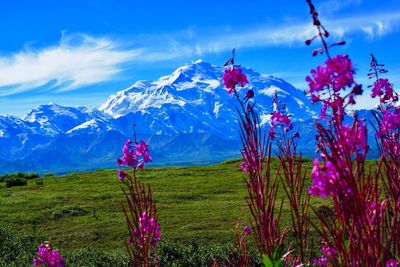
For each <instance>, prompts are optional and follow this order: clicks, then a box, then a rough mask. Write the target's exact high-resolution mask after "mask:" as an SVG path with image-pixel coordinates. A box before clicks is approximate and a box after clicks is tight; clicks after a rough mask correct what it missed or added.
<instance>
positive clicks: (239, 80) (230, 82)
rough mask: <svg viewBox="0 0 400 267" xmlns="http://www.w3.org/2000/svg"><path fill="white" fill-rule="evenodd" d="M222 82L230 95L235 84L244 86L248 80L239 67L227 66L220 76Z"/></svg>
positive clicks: (234, 88)
mask: <svg viewBox="0 0 400 267" xmlns="http://www.w3.org/2000/svg"><path fill="white" fill-rule="evenodd" d="M222 80H223V84H224V85H225V87H226V88H227V89H228V91H229V95H231V94H232V93H233V92H234V91H235V90H236V85H238V84H240V86H242V87H243V86H245V84H246V83H248V82H249V81H248V80H247V77H246V75H245V74H244V73H243V72H242V70H241V69H235V68H233V67H231V68H227V69H226V70H225V72H224V75H223V76H222Z"/></svg>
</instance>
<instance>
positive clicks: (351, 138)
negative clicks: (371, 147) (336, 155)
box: [335, 121, 367, 156]
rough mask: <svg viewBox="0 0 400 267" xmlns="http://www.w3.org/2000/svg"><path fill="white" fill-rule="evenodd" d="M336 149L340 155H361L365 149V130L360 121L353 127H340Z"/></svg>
mask: <svg viewBox="0 0 400 267" xmlns="http://www.w3.org/2000/svg"><path fill="white" fill-rule="evenodd" d="M335 146H336V148H337V149H338V150H339V151H342V153H346V154H347V153H349V154H356V155H360V156H361V155H362V154H363V153H364V151H365V149H366V148H367V128H366V126H365V124H364V123H363V122H361V121H357V124H355V125H354V126H353V127H352V126H348V125H343V126H341V127H340V131H339V138H338V142H337V144H335Z"/></svg>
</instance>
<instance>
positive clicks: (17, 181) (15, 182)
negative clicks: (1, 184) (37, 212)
mask: <svg viewBox="0 0 400 267" xmlns="http://www.w3.org/2000/svg"><path fill="white" fill-rule="evenodd" d="M5 182H6V187H13V186H24V185H27V184H28V181H26V179H24V178H19V177H14V178H10V179H7V180H6V181H5Z"/></svg>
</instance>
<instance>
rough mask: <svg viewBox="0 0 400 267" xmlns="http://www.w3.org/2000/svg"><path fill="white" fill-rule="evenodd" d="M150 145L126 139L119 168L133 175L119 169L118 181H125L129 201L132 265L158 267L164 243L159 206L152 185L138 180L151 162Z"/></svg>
mask: <svg viewBox="0 0 400 267" xmlns="http://www.w3.org/2000/svg"><path fill="white" fill-rule="evenodd" d="M151 161H152V159H151V156H150V154H149V152H148V145H147V144H146V142H145V141H143V140H141V141H140V143H139V142H137V141H136V136H135V138H134V141H133V142H132V141H130V140H129V139H128V140H126V142H125V145H124V146H123V149H122V157H121V158H118V159H117V163H118V165H119V166H127V167H130V168H131V174H129V173H128V172H127V171H126V170H123V169H119V170H118V178H119V180H120V181H121V182H122V186H121V189H122V192H123V194H124V196H125V199H126V204H127V205H123V206H122V208H123V211H124V215H125V219H126V223H127V226H128V231H129V237H128V238H127V240H126V248H127V250H128V252H129V257H130V263H131V265H132V266H143V267H148V266H158V259H157V255H156V246H157V243H158V241H159V240H160V238H161V236H160V226H159V224H158V223H157V210H156V204H155V203H154V202H153V197H152V191H151V187H150V185H148V186H147V190H146V187H145V186H143V185H142V184H141V183H140V181H139V180H138V178H137V173H138V171H140V170H143V169H144V165H145V163H147V162H151Z"/></svg>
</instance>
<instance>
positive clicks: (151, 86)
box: [0, 60, 316, 172]
mask: <svg viewBox="0 0 400 267" xmlns="http://www.w3.org/2000/svg"><path fill="white" fill-rule="evenodd" d="M223 71H224V68H223V67H218V66H214V65H211V64H209V63H206V62H203V61H201V60H198V61H195V62H193V63H191V64H188V65H186V66H183V67H180V68H178V69H177V70H176V71H174V72H173V73H172V74H171V75H168V76H164V77H161V78H160V79H158V80H157V81H138V82H136V83H135V84H133V85H132V86H131V87H129V88H128V89H126V90H122V91H119V92H117V93H116V94H115V95H112V96H110V98H109V99H108V100H107V101H106V102H105V103H104V104H103V105H101V106H100V108H99V109H89V108H84V107H78V108H74V107H62V106H59V105H56V104H48V105H41V106H39V107H38V108H35V109H33V110H32V111H31V112H29V113H28V114H27V115H26V116H25V117H24V118H23V119H19V118H16V117H12V116H0V146H1V148H0V172H10V171H17V170H29V171H33V170H35V171H47V170H48V171H66V170H78V169H89V168H98V167H111V166H115V158H116V157H117V156H119V154H120V149H121V147H122V145H123V142H124V140H125V138H127V137H129V136H132V125H133V124H135V125H136V131H137V135H138V137H139V138H143V139H145V140H147V141H148V142H149V144H150V147H151V150H152V151H151V152H152V155H153V159H154V162H155V163H157V164H164V163H168V164H182V163H195V162H212V161H218V160H222V159H227V158H230V157H234V156H238V155H239V149H240V141H239V138H238V124H237V113H236V108H235V106H236V104H237V103H236V99H234V97H232V96H229V95H228V92H227V90H226V89H225V88H224V87H223V85H222V81H221V77H222V73H223ZM243 71H244V73H245V74H246V75H247V77H248V79H249V81H250V85H248V86H250V87H251V88H252V89H253V90H254V91H255V95H256V96H255V100H256V102H257V110H258V112H259V114H260V118H261V121H262V123H263V124H266V123H267V122H268V120H269V118H270V112H271V109H272V108H271V103H272V98H273V95H274V94H275V92H277V94H278V97H279V98H280V99H281V101H282V102H284V103H285V104H286V108H287V112H288V113H290V114H292V119H293V120H294V121H295V123H294V127H295V128H296V130H298V131H299V132H300V134H302V136H303V138H304V140H305V142H302V148H308V147H309V148H310V151H312V150H313V147H314V146H313V145H312V144H313V142H314V141H313V140H314V132H313V125H312V118H313V116H314V115H315V114H316V113H315V111H314V110H313V107H312V105H311V104H310V101H309V100H308V98H307V97H306V96H305V95H304V93H303V92H302V91H301V90H298V89H296V88H294V87H293V86H292V85H290V84H289V83H287V82H285V81H284V80H282V79H279V78H276V77H273V76H268V75H263V74H260V73H257V72H255V71H253V70H251V69H248V68H243ZM243 90H246V88H244V89H243ZM239 94H241V92H240V91H239Z"/></svg>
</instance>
